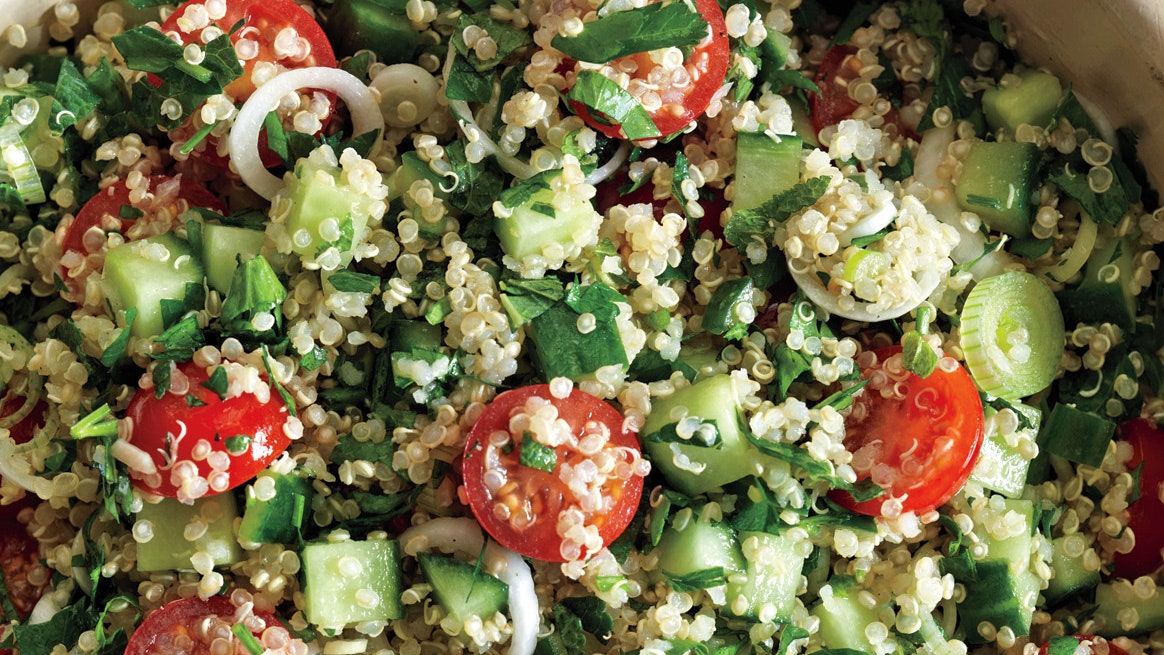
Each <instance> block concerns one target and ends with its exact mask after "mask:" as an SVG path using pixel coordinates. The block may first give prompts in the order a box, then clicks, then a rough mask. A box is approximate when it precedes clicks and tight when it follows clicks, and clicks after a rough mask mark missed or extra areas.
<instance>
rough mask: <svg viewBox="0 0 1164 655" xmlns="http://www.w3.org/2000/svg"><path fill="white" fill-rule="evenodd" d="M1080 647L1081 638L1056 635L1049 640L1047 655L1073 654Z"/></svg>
mask: <svg viewBox="0 0 1164 655" xmlns="http://www.w3.org/2000/svg"><path fill="white" fill-rule="evenodd" d="M1078 648H1079V638H1078V637H1073V636H1071V635H1056V636H1054V637H1051V638H1050V639H1048V640H1047V655H1072V653H1074V652H1075V651H1076V649H1078Z"/></svg>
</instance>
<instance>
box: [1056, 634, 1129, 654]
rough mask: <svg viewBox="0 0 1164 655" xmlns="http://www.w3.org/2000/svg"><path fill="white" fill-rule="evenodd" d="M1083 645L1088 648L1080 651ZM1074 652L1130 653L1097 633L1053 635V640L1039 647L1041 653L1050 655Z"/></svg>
mask: <svg viewBox="0 0 1164 655" xmlns="http://www.w3.org/2000/svg"><path fill="white" fill-rule="evenodd" d="M1080 646H1082V647H1084V648H1085V649H1087V650H1083V651H1080V650H1079V647H1080ZM1052 652H1055V653H1073V654H1074V655H1080V653H1090V654H1091V655H1128V651H1126V650H1124V649H1123V648H1120V647H1119V646H1117V645H1116V644H1115V643H1113V642H1112V641H1110V640H1108V639H1104V638H1103V637H1098V636H1095V635H1078V634H1077V635H1061V636H1058V637H1052V638H1051V640H1050V641H1049V642H1047V643H1045V644H1043V645H1042V646H1040V647H1039V655H1048V653H1052Z"/></svg>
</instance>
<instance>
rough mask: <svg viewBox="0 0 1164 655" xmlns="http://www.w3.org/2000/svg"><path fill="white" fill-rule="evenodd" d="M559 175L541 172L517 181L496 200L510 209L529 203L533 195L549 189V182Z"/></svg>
mask: <svg viewBox="0 0 1164 655" xmlns="http://www.w3.org/2000/svg"><path fill="white" fill-rule="evenodd" d="M559 174H561V171H559V170H557V169H552V170H548V171H542V172H540V173H538V174H537V175H534V176H533V177H529V178H526V179H524V180H518V181H517V183H516V184H514V185H513V186H511V187H509V188H508V189H506V190H504V191H502V192H501V193H500V194H499V195H498V196H497V199H498V200H499V201H501V204H502V205H505V206H506V207H509V208H510V209H512V208H514V207H517V206H519V205H523V204H525V203H527V202H529V201H530V200H531V199H532V198H533V197H534V194H535V193H537V192H538V191H543V190H546V189H549V188H550V180H552V179H553V178H555V177H557V176H558V175H559Z"/></svg>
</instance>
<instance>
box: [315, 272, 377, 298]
mask: <svg viewBox="0 0 1164 655" xmlns="http://www.w3.org/2000/svg"><path fill="white" fill-rule="evenodd" d="M327 281H328V283H329V284H331V286H332V287H333V288H334V289H335V290H336V291H341V292H345V293H375V292H376V289H378V288H379V287H380V277H379V276H377V275H371V274H369V273H357V272H356V271H353V270H350V269H346V268H345V269H343V270H341V271H336V272H335V273H332V274H331V277H329V278H327Z"/></svg>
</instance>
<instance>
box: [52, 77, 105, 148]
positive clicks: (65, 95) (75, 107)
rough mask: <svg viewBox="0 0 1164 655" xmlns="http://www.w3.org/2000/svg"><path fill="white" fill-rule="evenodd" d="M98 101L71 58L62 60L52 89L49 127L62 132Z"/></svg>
mask: <svg viewBox="0 0 1164 655" xmlns="http://www.w3.org/2000/svg"><path fill="white" fill-rule="evenodd" d="M100 103H101V98H99V97H98V96H97V94H96V93H94V92H93V90H92V89H91V88H89V83H88V82H86V81H85V78H84V77H83V76H82V75H81V72H80V71H78V70H77V65H76V64H74V63H73V61H72V60H71V59H64V60H62V61H61V70H60V73H59V74H58V76H57V84H56V88H55V89H54V90H53V104H52V115H51V116H50V117H49V121H48V125H49V129H51V130H52V131H54V132H63V131H64V130H65V128H67V127H70V126H72V125H74V124H76V122H77V121H78V120H79V119H81V118H83V117H85V116H86V115H88V114H89V112H91V111H93V110H94V109H96V108H97V105H99V104H100Z"/></svg>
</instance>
